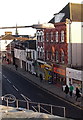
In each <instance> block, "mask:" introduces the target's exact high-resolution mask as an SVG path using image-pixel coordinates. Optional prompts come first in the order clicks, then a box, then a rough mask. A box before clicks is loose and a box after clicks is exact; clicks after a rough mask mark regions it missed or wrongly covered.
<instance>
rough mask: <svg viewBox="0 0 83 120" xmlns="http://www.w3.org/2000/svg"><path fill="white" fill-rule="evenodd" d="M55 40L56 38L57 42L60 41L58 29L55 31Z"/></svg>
mask: <svg viewBox="0 0 83 120" xmlns="http://www.w3.org/2000/svg"><path fill="white" fill-rule="evenodd" d="M55 40H56V42H58V31H56V33H55Z"/></svg>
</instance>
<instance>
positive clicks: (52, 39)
mask: <svg viewBox="0 0 83 120" xmlns="http://www.w3.org/2000/svg"><path fill="white" fill-rule="evenodd" d="M51 42H53V32H51Z"/></svg>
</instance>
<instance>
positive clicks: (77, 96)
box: [76, 87, 81, 101]
mask: <svg viewBox="0 0 83 120" xmlns="http://www.w3.org/2000/svg"><path fill="white" fill-rule="evenodd" d="M79 97H81V95H80V90H79V89H78V87H76V101H77V100H78V98H79Z"/></svg>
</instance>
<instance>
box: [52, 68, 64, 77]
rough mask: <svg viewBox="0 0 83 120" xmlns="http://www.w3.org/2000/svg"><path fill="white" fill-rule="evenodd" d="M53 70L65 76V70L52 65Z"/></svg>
mask: <svg viewBox="0 0 83 120" xmlns="http://www.w3.org/2000/svg"><path fill="white" fill-rule="evenodd" d="M54 72H55V73H58V74H60V75H64V76H65V70H63V69H61V68H57V67H54Z"/></svg>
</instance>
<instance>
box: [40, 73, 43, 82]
mask: <svg viewBox="0 0 83 120" xmlns="http://www.w3.org/2000/svg"><path fill="white" fill-rule="evenodd" d="M42 80H43V76H42V74H40V82H42Z"/></svg>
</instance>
